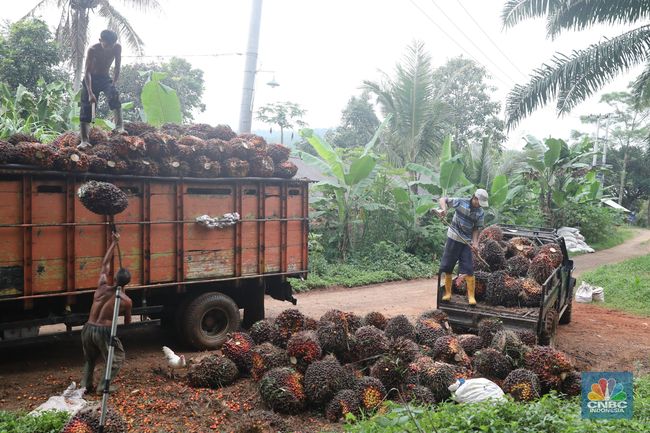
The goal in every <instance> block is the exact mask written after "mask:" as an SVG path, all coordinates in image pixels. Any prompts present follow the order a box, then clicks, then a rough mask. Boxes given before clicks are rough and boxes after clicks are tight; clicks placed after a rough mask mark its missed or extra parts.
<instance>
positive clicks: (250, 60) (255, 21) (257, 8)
mask: <svg viewBox="0 0 650 433" xmlns="http://www.w3.org/2000/svg"><path fill="white" fill-rule="evenodd" d="M261 20H262V0H253V1H252V9H251V21H250V27H249V29H248V48H247V50H246V66H245V67H244V86H243V88H242V95H241V109H240V111H239V133H240V134H247V133H250V132H251V123H252V121H253V94H254V92H255V73H256V72H257V49H258V46H259V42H260V22H261Z"/></svg>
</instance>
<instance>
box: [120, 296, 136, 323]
mask: <svg viewBox="0 0 650 433" xmlns="http://www.w3.org/2000/svg"><path fill="white" fill-rule="evenodd" d="M132 308H133V301H131V298H129V297H128V296H127V295H126V293H124V292H122V294H121V295H120V310H121V311H122V314H124V323H125V324H126V325H128V324H129V323H131V309H132Z"/></svg>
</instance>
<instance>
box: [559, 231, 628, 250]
mask: <svg viewBox="0 0 650 433" xmlns="http://www.w3.org/2000/svg"><path fill="white" fill-rule="evenodd" d="M635 233H636V231H635V230H634V229H632V228H630V227H616V229H615V230H614V232H613V233H612V234H611V235H610V236H608V237H607V239H604V240H602V241H599V242H594V243H589V244H588V245H589V246H590V247H591V248H593V249H594V250H596V251H601V250H606V249H608V248H614V247H617V246H619V245H621V244H622V243H624V242H625V241H629V240H630V239H632V238H633V237H634V235H635ZM583 254H587V253H582V252H576V253H570V256H571V257H575V256H581V255H583Z"/></svg>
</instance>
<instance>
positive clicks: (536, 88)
mask: <svg viewBox="0 0 650 433" xmlns="http://www.w3.org/2000/svg"><path fill="white" fill-rule="evenodd" d="M649 55H650V25H648V26H642V27H639V28H637V29H634V30H631V31H629V32H626V33H623V34H622V35H619V36H617V37H615V38H612V39H606V40H604V41H603V42H601V43H598V44H594V45H591V46H589V47H588V48H586V49H584V50H580V51H574V52H573V53H572V54H571V55H570V56H565V55H562V54H557V55H555V56H554V57H553V59H552V60H551V64H544V65H542V67H541V68H539V69H536V70H535V71H534V72H533V77H532V79H531V80H530V82H529V83H528V84H526V85H523V86H522V85H516V86H515V87H514V88H513V89H512V90H511V91H510V94H509V95H508V98H507V102H506V117H507V126H508V128H511V127H513V126H515V125H516V124H517V123H518V122H519V121H520V120H521V119H523V118H524V117H526V116H527V115H529V114H530V113H532V112H533V111H534V110H535V109H537V108H539V107H541V106H543V105H545V104H546V103H547V102H548V101H549V100H551V99H554V98H555V97H557V98H558V103H557V112H558V114H565V113H567V112H568V111H570V110H571V109H572V108H573V107H574V106H575V105H576V104H578V103H579V102H581V101H583V100H584V99H585V98H587V97H588V96H590V95H592V94H593V93H594V92H595V91H597V90H598V89H600V88H601V87H602V86H603V84H605V83H606V82H607V81H608V80H609V79H611V78H612V77H614V76H615V75H616V74H618V73H620V72H622V71H624V70H627V69H629V68H630V67H632V66H634V65H637V64H639V63H641V62H644V61H646V60H648V56H649Z"/></svg>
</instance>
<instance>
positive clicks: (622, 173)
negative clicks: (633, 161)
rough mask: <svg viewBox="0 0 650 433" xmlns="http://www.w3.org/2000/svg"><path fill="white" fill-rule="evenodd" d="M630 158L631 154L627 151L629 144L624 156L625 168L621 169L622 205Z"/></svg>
mask: <svg viewBox="0 0 650 433" xmlns="http://www.w3.org/2000/svg"><path fill="white" fill-rule="evenodd" d="M629 159H630V156H629V155H628V153H627V146H626V147H625V156H624V157H623V169H622V170H621V183H620V184H619V190H618V204H620V205H621V206H622V203H623V191H624V190H625V175H626V171H627V163H628V161H629Z"/></svg>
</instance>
